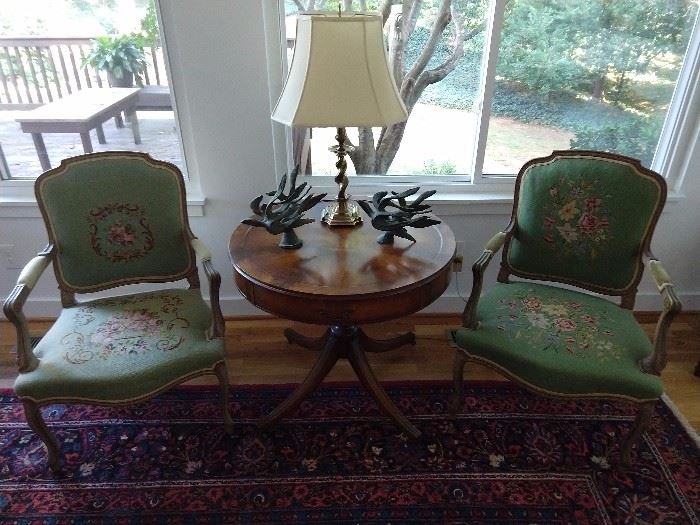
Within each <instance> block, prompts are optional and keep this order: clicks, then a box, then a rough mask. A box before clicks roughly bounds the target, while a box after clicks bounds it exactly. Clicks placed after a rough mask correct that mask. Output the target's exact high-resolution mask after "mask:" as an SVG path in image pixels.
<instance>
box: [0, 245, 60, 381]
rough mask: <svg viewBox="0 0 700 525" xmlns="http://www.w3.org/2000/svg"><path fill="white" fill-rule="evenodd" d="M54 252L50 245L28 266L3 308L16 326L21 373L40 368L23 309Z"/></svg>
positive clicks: (18, 360)
mask: <svg viewBox="0 0 700 525" xmlns="http://www.w3.org/2000/svg"><path fill="white" fill-rule="evenodd" d="M53 251H54V248H53V246H52V245H49V246H47V247H46V248H45V249H44V251H42V252H40V253H39V254H38V255H37V256H36V257H34V258H33V259H32V260H31V261H29V262H28V263H27V264H26V266H25V267H24V268H23V269H22V272H21V273H20V274H19V277H18V278H17V284H15V287H14V288H13V289H12V291H11V292H10V295H8V296H7V299H5V303H4V304H3V307H2V311H3V313H4V314H5V317H7V319H8V320H9V321H10V322H11V323H12V324H13V325H15V330H16V332H17V368H18V369H19V372H20V373H25V372H31V371H32V370H34V369H35V368H36V367H37V366H39V360H38V359H37V358H36V356H35V355H34V352H33V351H32V345H31V343H30V340H29V327H28V325H27V319H26V318H25V317H24V312H23V311H22V308H23V307H24V303H25V302H26V301H27V298H28V297H29V294H30V292H31V291H32V290H33V289H34V286H35V285H36V283H37V281H38V280H39V277H41V274H42V273H44V270H45V269H46V267H47V266H48V265H49V264H50V263H51V259H52V255H53Z"/></svg>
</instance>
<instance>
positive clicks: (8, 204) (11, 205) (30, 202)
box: [0, 194, 207, 219]
mask: <svg viewBox="0 0 700 525" xmlns="http://www.w3.org/2000/svg"><path fill="white" fill-rule="evenodd" d="M206 201H207V198H206V197H203V196H202V195H189V194H188V195H187V213H188V215H189V216H190V217H203V216H204V207H205V204H206ZM39 217H41V212H40V211H39V206H38V205H37V203H36V199H35V198H34V197H33V196H32V197H30V196H27V195H25V196H14V197H10V196H2V197H0V219H24V218H39Z"/></svg>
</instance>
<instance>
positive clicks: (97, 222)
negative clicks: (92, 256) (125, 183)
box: [88, 203, 154, 262]
mask: <svg viewBox="0 0 700 525" xmlns="http://www.w3.org/2000/svg"><path fill="white" fill-rule="evenodd" d="M88 222H89V228H90V242H91V244H92V249H93V250H95V253H97V254H98V255H100V256H101V257H105V258H107V259H109V260H110V261H112V262H129V261H131V260H134V259H139V258H141V257H143V256H144V255H146V254H147V253H148V252H149V251H151V249H153V244H154V238H153V233H152V232H151V228H150V226H149V224H148V221H147V220H146V217H145V213H144V211H143V209H142V208H141V207H140V206H138V205H135V204H117V203H113V204H107V205H106V206H101V207H98V208H94V209H93V210H90V212H89V215H88Z"/></svg>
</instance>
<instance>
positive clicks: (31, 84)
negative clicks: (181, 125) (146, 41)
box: [0, 37, 168, 109]
mask: <svg viewBox="0 0 700 525" xmlns="http://www.w3.org/2000/svg"><path fill="white" fill-rule="evenodd" d="M91 42H92V39H91V38H61V37H59V38H43V37H22V38H0V109H31V108H35V107H37V106H40V105H42V104H46V103H47V102H53V101H54V100H58V99H60V98H61V97H64V96H66V95H68V94H71V93H73V92H74V91H79V90H81V89H84V88H89V87H103V86H105V87H106V86H108V85H109V84H108V82H107V74H106V73H105V72H104V71H97V70H96V69H95V68H93V67H92V66H83V61H84V59H85V57H86V56H87V54H88V53H89V51H90V45H91ZM144 51H145V54H146V63H147V69H146V71H144V74H143V78H142V80H143V84H144V85H167V83H168V81H167V76H166V74H165V68H164V60H163V50H162V48H154V47H151V48H146V49H145V50H144Z"/></svg>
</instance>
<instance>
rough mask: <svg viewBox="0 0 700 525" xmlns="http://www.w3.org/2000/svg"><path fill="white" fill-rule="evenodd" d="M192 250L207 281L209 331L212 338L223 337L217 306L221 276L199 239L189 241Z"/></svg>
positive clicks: (222, 317) (222, 319)
mask: <svg viewBox="0 0 700 525" xmlns="http://www.w3.org/2000/svg"><path fill="white" fill-rule="evenodd" d="M190 244H191V245H192V249H193V250H194V253H195V255H196V256H197V262H198V263H201V264H202V268H203V269H204V274H205V275H206V276H207V280H208V281H209V302H210V303H211V313H212V321H211V327H210V329H209V331H210V335H211V336H212V337H223V336H224V327H225V324H224V316H223V315H222V313H221V305H220V304H219V288H220V287H221V275H219V272H217V271H216V269H215V268H214V265H213V264H212V263H211V252H210V251H209V248H207V246H206V244H204V243H203V242H202V241H201V240H200V239H197V238H193V239H191V240H190Z"/></svg>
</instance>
